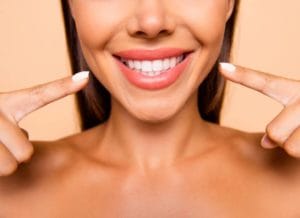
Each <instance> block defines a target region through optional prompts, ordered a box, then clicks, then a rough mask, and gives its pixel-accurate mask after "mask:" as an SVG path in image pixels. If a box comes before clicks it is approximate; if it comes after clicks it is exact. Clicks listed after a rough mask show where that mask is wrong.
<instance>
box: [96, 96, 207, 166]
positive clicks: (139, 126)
mask: <svg viewBox="0 0 300 218" xmlns="http://www.w3.org/2000/svg"><path fill="white" fill-rule="evenodd" d="M207 132H208V124H207V123H206V122H205V121H203V120H202V119H201V118H200V115H199V112H198V107H197V96H194V97H193V98H192V99H190V100H189V101H188V102H187V103H186V104H185V106H184V107H183V109H182V110H181V111H179V112H178V113H177V114H176V115H175V116H173V117H172V118H171V119H168V120H166V121H162V122H159V123H149V122H143V121H140V120H138V119H136V118H135V117H133V116H132V115H130V114H129V113H128V112H127V111H126V110H125V109H123V108H122V107H121V106H120V105H118V104H117V103H116V102H113V103H112V112H111V117H110V119H109V121H108V122H107V123H106V124H105V127H104V134H103V137H102V140H101V147H102V148H101V150H102V151H105V150H109V151H111V152H112V151H113V153H114V154H122V155H125V156H126V160H129V161H130V162H132V163H134V165H136V166H139V167H140V168H143V169H145V168H148V169H153V168H157V167H161V166H167V165H171V164H173V163H174V162H175V161H176V160H178V159H180V158H183V157H187V156H191V155H192V154H195V152H197V151H199V147H200V148H203V147H202V146H199V143H201V144H202V142H203V140H206V139H207V138H208V137H207V136H208V134H207ZM203 144H206V143H203Z"/></svg>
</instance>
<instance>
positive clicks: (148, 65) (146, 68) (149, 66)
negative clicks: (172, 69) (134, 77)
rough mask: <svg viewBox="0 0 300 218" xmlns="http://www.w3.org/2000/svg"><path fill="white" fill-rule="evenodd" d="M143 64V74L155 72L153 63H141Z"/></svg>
mask: <svg viewBox="0 0 300 218" xmlns="http://www.w3.org/2000/svg"><path fill="white" fill-rule="evenodd" d="M141 63H142V71H143V72H150V71H152V70H153V69H152V63H151V61H141Z"/></svg>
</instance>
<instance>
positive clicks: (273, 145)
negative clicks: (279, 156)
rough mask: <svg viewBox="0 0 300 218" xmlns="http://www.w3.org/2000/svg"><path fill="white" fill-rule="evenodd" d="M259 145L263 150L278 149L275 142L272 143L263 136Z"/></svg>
mask: <svg viewBox="0 0 300 218" xmlns="http://www.w3.org/2000/svg"><path fill="white" fill-rule="evenodd" d="M261 145H262V147H263V148H266V149H271V148H276V147H278V145H277V144H276V143H275V142H273V141H272V140H271V139H270V138H269V137H268V136H267V135H264V136H263V138H262V140H261Z"/></svg>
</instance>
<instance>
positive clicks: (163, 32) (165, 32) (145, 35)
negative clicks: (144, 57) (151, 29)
mask: <svg viewBox="0 0 300 218" xmlns="http://www.w3.org/2000/svg"><path fill="white" fill-rule="evenodd" d="M135 35H136V36H138V37H143V38H156V37H161V36H166V35H169V31H168V30H166V29H164V30H161V31H159V32H158V33H153V34H150V33H146V32H144V31H141V30H139V31H136V32H135Z"/></svg>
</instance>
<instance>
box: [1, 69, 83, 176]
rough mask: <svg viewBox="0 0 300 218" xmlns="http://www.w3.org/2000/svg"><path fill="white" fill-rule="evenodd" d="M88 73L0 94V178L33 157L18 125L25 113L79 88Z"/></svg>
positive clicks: (23, 132) (31, 149)
mask: <svg viewBox="0 0 300 218" xmlns="http://www.w3.org/2000/svg"><path fill="white" fill-rule="evenodd" d="M87 81H88V72H82V73H79V74H76V75H74V76H73V77H68V78H64V79H61V80H57V81H54V82H50V83H47V84H44V85H39V86H36V87H33V88H28V89H23V90H19V91H13V92H8V93H1V94H0V176H7V175H10V174H12V173H13V172H14V171H15V170H16V169H17V166H18V164H20V163H22V162H26V161H28V160H29V159H30V157H31V156H32V154H33V146H32V144H31V143H30V142H29V140H28V134H27V133H26V132H25V131H24V130H22V129H20V128H19V126H18V123H19V121H20V120H22V119H23V118H24V117H25V116H26V115H28V114H29V113H31V112H33V111H35V110H37V109H39V108H41V107H43V106H45V105H47V104H49V103H51V102H53V101H56V100H58V99H60V98H62V97H65V96H67V95H69V94H72V93H75V92H77V91H79V90H80V89H82V88H83V87H84V86H85V85H86V84H87Z"/></svg>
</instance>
